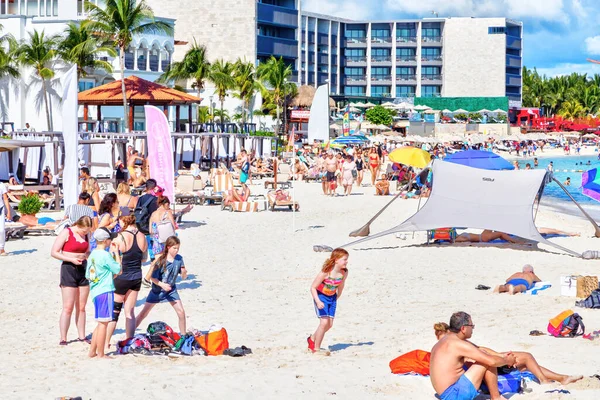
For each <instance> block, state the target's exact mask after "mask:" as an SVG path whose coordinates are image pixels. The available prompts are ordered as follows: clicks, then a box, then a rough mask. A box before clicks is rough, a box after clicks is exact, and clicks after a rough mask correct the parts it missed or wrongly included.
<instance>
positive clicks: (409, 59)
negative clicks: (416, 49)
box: [396, 55, 417, 64]
mask: <svg viewBox="0 0 600 400" xmlns="http://www.w3.org/2000/svg"><path fill="white" fill-rule="evenodd" d="M416 62H417V56H416V55H413V56H396V63H398V64H414V63H416Z"/></svg>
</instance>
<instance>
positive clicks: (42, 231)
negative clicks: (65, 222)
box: [25, 225, 56, 236]
mask: <svg viewBox="0 0 600 400" xmlns="http://www.w3.org/2000/svg"><path fill="white" fill-rule="evenodd" d="M25 235H35V236H56V232H55V228H49V227H46V226H44V225H36V226H32V227H28V228H27V229H25Z"/></svg>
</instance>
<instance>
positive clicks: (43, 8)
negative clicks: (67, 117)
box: [0, 0, 175, 131]
mask: <svg viewBox="0 0 600 400" xmlns="http://www.w3.org/2000/svg"><path fill="white" fill-rule="evenodd" d="M96 4H98V0H96ZM0 5H1V7H0V24H1V25H2V26H3V33H10V34H12V35H13V36H14V37H15V39H16V40H17V41H27V40H29V33H31V32H33V31H34V30H37V31H38V32H42V31H43V32H44V34H45V35H46V36H49V35H62V34H63V33H64V31H65V29H66V28H67V24H68V23H69V22H78V21H82V20H84V19H85V18H86V14H85V11H84V7H83V5H84V1H82V0H10V1H8V0H0ZM155 15H157V17H156V19H157V20H162V21H164V22H166V23H168V24H171V25H174V24H175V20H174V19H170V18H161V17H159V16H158V14H155ZM174 52H175V42H174V38H173V35H167V34H161V33H152V34H144V35H135V36H134V38H133V41H132V43H131V45H130V46H129V48H128V49H127V52H126V55H125V71H124V74H125V76H126V77H127V76H130V75H136V76H139V77H140V78H143V79H146V80H149V81H154V80H156V79H157V78H158V77H159V76H160V74H161V73H162V72H163V71H164V69H165V68H166V67H167V65H169V64H170V63H171V61H172V59H173V53H174ZM104 60H105V61H108V62H110V63H111V64H112V66H113V72H112V73H107V72H106V71H101V70H99V71H93V72H92V73H91V74H90V75H88V76H86V77H84V78H81V79H80V81H79V90H80V91H82V90H87V89H91V88H93V87H95V86H99V85H102V84H105V83H108V82H111V81H113V80H116V79H120V77H121V69H120V66H119V58H118V56H117V57H104ZM55 69H56V71H57V73H56V75H55V77H54V78H53V80H52V82H51V84H50V90H49V92H50V93H51V94H50V96H49V98H50V103H51V109H52V114H53V120H52V122H53V128H54V130H55V131H60V130H61V129H62V124H61V120H60V97H61V96H62V88H61V87H60V78H61V76H62V71H64V70H65V69H66V66H65V65H61V63H60V62H58V63H56V65H55ZM40 93H41V84H40V83H39V82H36V78H35V77H34V76H33V75H32V71H29V70H27V69H23V68H21V78H20V79H19V80H8V79H6V80H5V82H3V83H2V84H0V96H1V101H0V105H1V106H2V108H3V109H2V110H0V111H1V112H0V116H1V117H0V118H2V120H3V122H12V123H13V124H14V129H15V130H18V129H23V128H25V124H26V123H29V124H30V126H31V127H32V128H34V129H36V130H37V131H46V130H48V127H47V122H46V113H45V109H44V104H43V102H41V101H40ZM92 108H93V107H90V113H91V115H95V114H94V110H93V109H92ZM102 110H103V117H104V119H108V120H114V121H117V122H118V123H121V121H122V118H123V110H122V107H120V108H119V107H103V109H102ZM139 112H141V110H140V111H139ZM82 116H83V112H82V111H80V117H82ZM136 117H137V119H141V121H140V122H138V128H140V129H141V128H143V115H137V116H136ZM132 128H134V127H132Z"/></svg>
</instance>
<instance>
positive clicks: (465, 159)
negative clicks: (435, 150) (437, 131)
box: [444, 150, 515, 170]
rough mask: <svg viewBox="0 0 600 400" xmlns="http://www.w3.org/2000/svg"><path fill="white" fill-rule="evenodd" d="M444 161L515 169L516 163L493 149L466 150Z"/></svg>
mask: <svg viewBox="0 0 600 400" xmlns="http://www.w3.org/2000/svg"><path fill="white" fill-rule="evenodd" d="M444 161H448V162H451V163H454V164H461V165H466V166H467V167H473V168H479V169H493V170H502V169H515V167H514V165H512V164H511V163H509V162H508V161H506V160H505V159H504V158H502V157H500V156H499V155H498V154H495V153H492V152H491V151H482V150H465V151H459V152H457V153H454V154H450V155H449V156H447V157H446V158H444Z"/></svg>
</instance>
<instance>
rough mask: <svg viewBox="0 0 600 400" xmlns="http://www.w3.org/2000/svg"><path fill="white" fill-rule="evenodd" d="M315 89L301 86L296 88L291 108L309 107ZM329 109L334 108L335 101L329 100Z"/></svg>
mask: <svg viewBox="0 0 600 400" xmlns="http://www.w3.org/2000/svg"><path fill="white" fill-rule="evenodd" d="M316 91H317V89H316V88H315V87H314V86H310V85H302V86H300V87H298V94H297V95H296V97H294V98H293V99H292V101H291V103H290V105H291V106H292V107H310V106H311V105H312V102H313V98H314V97H315V92H316ZM329 107H335V101H333V99H332V98H331V97H330V98H329Z"/></svg>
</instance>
